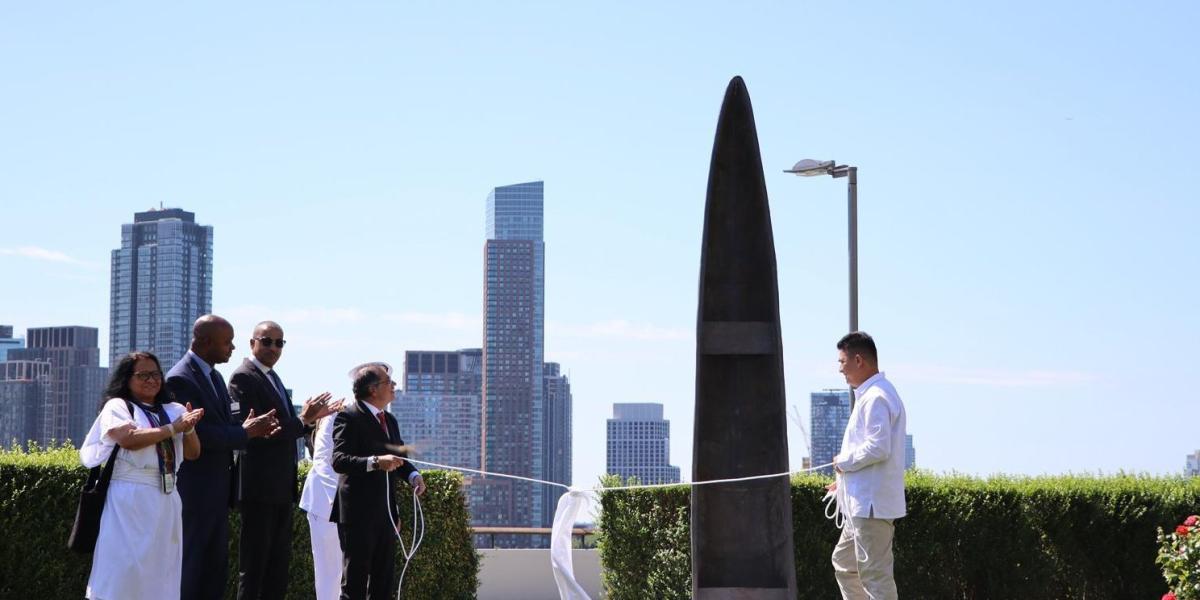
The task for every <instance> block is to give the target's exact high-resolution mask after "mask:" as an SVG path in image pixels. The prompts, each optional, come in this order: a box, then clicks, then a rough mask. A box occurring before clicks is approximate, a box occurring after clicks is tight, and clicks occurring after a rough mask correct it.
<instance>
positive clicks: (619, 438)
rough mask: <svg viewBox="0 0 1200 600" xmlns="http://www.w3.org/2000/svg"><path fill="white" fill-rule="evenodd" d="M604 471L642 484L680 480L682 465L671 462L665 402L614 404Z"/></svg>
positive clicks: (669, 426)
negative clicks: (677, 465)
mask: <svg viewBox="0 0 1200 600" xmlns="http://www.w3.org/2000/svg"><path fill="white" fill-rule="evenodd" d="M606 462H607V465H606V469H605V471H606V472H607V473H609V474H611V475H620V476H621V479H622V480H626V479H628V478H630V477H636V478H637V480H638V482H639V483H642V484H654V483H679V467H676V466H672V465H671V464H670V463H671V422H670V421H667V420H666V419H663V405H661V404H652V403H620V404H613V418H611V419H609V420H608V455H607V461H606Z"/></svg>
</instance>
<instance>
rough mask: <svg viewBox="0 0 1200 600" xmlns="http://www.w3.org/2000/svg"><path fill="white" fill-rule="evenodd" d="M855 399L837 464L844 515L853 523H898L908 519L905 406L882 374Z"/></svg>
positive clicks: (864, 384) (859, 389) (857, 391)
mask: <svg viewBox="0 0 1200 600" xmlns="http://www.w3.org/2000/svg"><path fill="white" fill-rule="evenodd" d="M854 396H855V399H856V402H855V403H854V410H853V411H851V412H850V422H849V423H847V424H846V432H845V433H844V434H843V435H842V451H841V452H840V453H838V455H837V456H836V457H834V459H833V462H834V466H836V467H837V468H839V469H841V470H842V476H841V485H842V486H845V488H846V489H845V492H846V499H847V501H848V502H847V504H848V506H844V507H843V510H844V511H846V513H847V514H849V515H850V516H852V517H871V518H876V519H898V518H900V517H903V516H904V515H905V503H904V455H905V432H906V429H907V423H906V421H907V419H906V416H905V413H904V403H903V402H901V401H900V394H898V393H896V388H895V387H893V386H892V384H891V382H890V381H888V380H887V378H886V377H885V376H884V374H883V373H876V374H875V375H873V376H871V377H870V378H869V379H867V380H866V381H864V382H862V384H861V385H859V386H858V387H857V388H856V389H855V390H854Z"/></svg>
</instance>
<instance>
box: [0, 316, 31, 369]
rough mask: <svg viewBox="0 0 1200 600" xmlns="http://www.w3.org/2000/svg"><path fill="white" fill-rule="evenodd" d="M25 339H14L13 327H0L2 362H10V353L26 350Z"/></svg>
mask: <svg viewBox="0 0 1200 600" xmlns="http://www.w3.org/2000/svg"><path fill="white" fill-rule="evenodd" d="M24 347H25V338H19V337H13V327H12V325H0V362H4V361H6V360H8V351H9V350H12V349H13V348H24Z"/></svg>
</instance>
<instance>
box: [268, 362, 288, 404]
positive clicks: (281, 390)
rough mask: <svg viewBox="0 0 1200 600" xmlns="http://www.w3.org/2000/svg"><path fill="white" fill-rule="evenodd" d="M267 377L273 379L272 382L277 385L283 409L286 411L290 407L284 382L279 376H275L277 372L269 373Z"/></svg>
mask: <svg viewBox="0 0 1200 600" xmlns="http://www.w3.org/2000/svg"><path fill="white" fill-rule="evenodd" d="M267 377H270V378H271V382H272V383H274V384H275V391H276V392H279V399H280V400H282V401H283V408H284V409H285V410H286V409H287V407H288V406H287V405H288V397H287V388H285V387H283V382H282V381H280V379H279V376H278V375H276V374H275V370H274V369H271V370H270V371H267Z"/></svg>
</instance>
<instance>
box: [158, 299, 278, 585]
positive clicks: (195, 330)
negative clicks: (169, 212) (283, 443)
mask: <svg viewBox="0 0 1200 600" xmlns="http://www.w3.org/2000/svg"><path fill="white" fill-rule="evenodd" d="M232 354H233V326H232V325H230V324H229V321H226V320H225V319H222V318H221V317H218V316H216V315H204V316H203V317H200V318H199V319H197V320H196V323H195V325H193V327H192V346H191V349H190V350H189V351H188V353H187V354H185V355H184V356H183V358H181V359H179V362H178V363H175V366H174V367H171V370H170V372H168V373H167V389H169V390H170V391H171V392H172V393H174V394H175V401H176V402H179V403H181V404H186V403H188V402H190V403H191V404H192V406H193V407H194V408H203V409H204V418H203V419H200V422H199V423H197V424H196V434H197V435H199V436H200V445H201V447H202V448H203V449H204V450H203V452H201V454H200V458H199V459H197V460H189V461H187V462H185V463H183V465H182V466H181V467H180V468H179V483H178V486H179V496H180V499H181V500H182V501H183V577H182V579H181V582H180V597H181V599H182V600H217V599H218V598H223V597H224V596H225V585H226V581H227V579H228V572H229V504H230V500H231V492H232V490H233V486H232V483H233V482H232V478H233V476H234V471H233V452H234V451H235V450H243V449H245V448H246V443H247V442H248V441H249V440H251V439H254V438H264V437H270V436H271V435H274V434H275V433H276V432H278V431H279V423H278V421H277V420H276V418H275V411H274V410H272V411H269V412H267V413H265V414H261V415H255V414H248V415H247V418H246V419H245V420H244V421H243V422H240V423H239V422H238V419H237V418H236V417H235V416H234V414H235V413H236V412H237V410H238V407H236V406H231V402H230V397H229V390H228V389H227V388H226V387H225V380H224V378H222V377H221V374H220V373H218V372H217V370H216V368H215V367H216V365H219V364H222V363H225V362H228V361H229V357H230V355H232Z"/></svg>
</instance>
